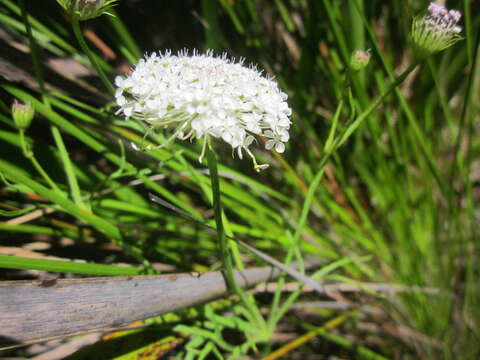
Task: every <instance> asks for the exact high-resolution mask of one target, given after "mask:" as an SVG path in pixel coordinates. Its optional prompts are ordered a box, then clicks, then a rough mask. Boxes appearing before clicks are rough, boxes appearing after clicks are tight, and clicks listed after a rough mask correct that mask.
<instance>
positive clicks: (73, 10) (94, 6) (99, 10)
mask: <svg viewBox="0 0 480 360" xmlns="http://www.w3.org/2000/svg"><path fill="white" fill-rule="evenodd" d="M117 1H118V0H57V2H58V3H59V4H60V6H61V7H63V9H64V10H65V11H66V12H67V13H68V14H70V16H78V19H79V20H88V19H93V18H96V17H98V16H101V15H103V14H107V15H111V14H109V13H108V10H109V9H111V8H112V7H113V5H115V4H114V3H115V2H117Z"/></svg>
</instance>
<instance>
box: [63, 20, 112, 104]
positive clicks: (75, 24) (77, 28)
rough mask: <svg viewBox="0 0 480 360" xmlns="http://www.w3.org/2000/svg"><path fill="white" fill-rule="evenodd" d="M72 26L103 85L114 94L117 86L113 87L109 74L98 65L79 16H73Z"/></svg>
mask: <svg viewBox="0 0 480 360" xmlns="http://www.w3.org/2000/svg"><path fill="white" fill-rule="evenodd" d="M72 28H73V32H74V34H75V37H76V38H77V41H78V43H79V44H80V47H81V48H82V50H83V52H84V53H85V54H86V55H87V56H88V59H89V60H90V63H91V64H92V66H93V67H94V68H95V70H96V71H97V74H98V76H99V77H100V80H102V82H103V85H105V87H106V88H107V90H108V92H109V93H110V94H112V95H113V94H115V88H114V87H113V85H112V83H111V82H110V80H108V78H107V76H106V75H105V73H104V72H103V70H102V68H101V67H100V65H98V63H97V61H96V60H95V57H94V56H93V54H92V51H91V50H90V48H89V47H88V45H87V43H86V42H85V39H84V37H83V34H82V30H81V29H80V20H79V18H78V16H74V17H73V18H72Z"/></svg>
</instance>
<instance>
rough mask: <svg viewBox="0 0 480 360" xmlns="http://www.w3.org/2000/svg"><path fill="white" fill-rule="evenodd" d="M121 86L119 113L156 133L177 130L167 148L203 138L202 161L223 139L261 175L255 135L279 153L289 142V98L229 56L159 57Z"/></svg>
mask: <svg viewBox="0 0 480 360" xmlns="http://www.w3.org/2000/svg"><path fill="white" fill-rule="evenodd" d="M115 83H116V85H117V87H118V88H117V92H116V100H117V104H118V105H119V106H120V110H119V112H123V114H124V115H125V116H126V117H127V118H129V117H134V118H137V119H142V120H144V121H145V122H147V123H149V124H150V125H151V126H152V128H154V129H156V128H160V127H162V128H168V127H171V128H172V129H173V130H172V135H171V136H170V138H169V139H168V140H167V141H166V142H165V144H167V143H169V142H170V141H172V140H174V139H175V138H179V139H202V140H203V141H204V143H203V149H202V154H201V155H200V159H199V160H200V161H201V160H202V158H203V155H204V151H205V146H206V143H207V142H208V138H209V137H213V138H221V139H222V140H223V141H225V142H226V143H228V144H230V145H231V147H232V148H233V150H236V152H237V154H238V156H239V157H240V158H242V156H243V151H245V152H246V153H247V154H248V155H249V156H250V157H251V158H252V160H253V162H254V166H255V168H256V169H257V170H260V169H263V168H265V167H266V165H258V164H257V162H256V160H255V157H254V156H253V154H252V153H251V151H250V150H249V146H250V145H251V144H252V143H253V141H254V140H255V137H254V136H261V137H264V138H266V140H267V141H266V143H265V147H266V149H272V148H274V149H275V150H276V151H277V152H279V153H281V152H283V151H284V150H285V144H284V143H285V142H287V141H288V139H289V134H288V130H289V128H290V120H289V116H290V115H291V110H290V108H289V106H288V104H287V102H286V100H287V95H286V94H285V93H283V92H282V91H281V90H280V89H279V87H278V85H277V83H276V82H275V81H273V79H271V78H268V77H265V76H263V75H262V73H261V72H259V71H257V70H256V69H255V68H253V67H245V66H243V61H240V62H239V63H236V62H235V61H234V60H231V59H228V58H227V56H226V54H223V56H221V57H215V56H213V54H212V52H211V51H209V52H207V53H206V54H199V53H197V52H194V53H193V55H191V56H189V55H188V53H187V52H180V53H178V55H172V54H171V52H169V51H167V52H165V53H164V54H158V55H157V54H155V53H154V54H152V55H150V56H147V57H146V58H145V59H141V60H140V61H139V63H138V64H137V66H136V67H135V69H134V70H133V72H132V73H131V75H130V76H128V77H125V78H124V77H121V76H119V77H117V78H116V79H115ZM165 144H163V145H162V146H164V145H165Z"/></svg>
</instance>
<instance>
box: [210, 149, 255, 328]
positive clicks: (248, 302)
mask: <svg viewBox="0 0 480 360" xmlns="http://www.w3.org/2000/svg"><path fill="white" fill-rule="evenodd" d="M206 153H207V161H208V169H209V172H210V182H211V185H212V199H213V211H214V214H215V223H216V225H217V238H218V247H219V250H220V257H221V261H222V263H223V267H224V270H225V279H226V282H227V286H228V289H229V290H230V291H231V292H233V293H235V294H236V295H238V297H239V298H240V299H241V301H242V302H243V304H244V305H245V307H246V308H247V309H248V311H249V312H250V314H251V315H252V316H253V317H254V318H255V320H256V321H257V322H258V323H259V325H260V324H264V320H263V318H262V316H261V315H260V311H259V310H258V308H257V306H256V305H255V303H254V301H253V300H252V299H250V298H249V297H248V296H246V294H245V292H244V291H243V290H242V289H241V288H240V287H239V286H238V285H237V283H236V281H235V275H234V265H233V258H232V254H231V251H230V247H229V244H228V239H227V237H226V234H225V229H224V226H223V218H222V217H223V214H222V213H223V212H222V205H221V194H220V181H219V178H218V160H217V155H216V154H215V151H214V150H213V149H212V148H211V146H210V144H208V145H207V148H206Z"/></svg>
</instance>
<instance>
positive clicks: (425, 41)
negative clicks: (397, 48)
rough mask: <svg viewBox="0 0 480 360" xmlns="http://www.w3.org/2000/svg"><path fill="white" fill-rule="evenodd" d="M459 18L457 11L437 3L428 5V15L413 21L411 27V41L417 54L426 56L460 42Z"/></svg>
mask: <svg viewBox="0 0 480 360" xmlns="http://www.w3.org/2000/svg"><path fill="white" fill-rule="evenodd" d="M461 17H462V14H461V13H460V11H458V10H448V9H447V8H446V7H445V6H443V5H440V4H438V3H434V2H432V3H430V5H429V6H428V13H427V14H426V15H425V16H424V17H422V18H418V19H415V20H414V21H413V25H412V40H413V43H414V45H415V47H416V48H417V51H418V52H419V54H420V55H421V56H427V55H430V54H433V53H434V52H437V51H442V50H444V49H446V48H448V47H450V46H451V45H453V44H454V43H456V42H457V41H458V40H461V39H462V37H461V36H460V32H461V31H462V28H461V27H460V26H458V25H457V24H458V22H459V21H460V18H461Z"/></svg>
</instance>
